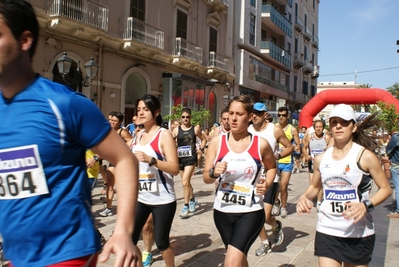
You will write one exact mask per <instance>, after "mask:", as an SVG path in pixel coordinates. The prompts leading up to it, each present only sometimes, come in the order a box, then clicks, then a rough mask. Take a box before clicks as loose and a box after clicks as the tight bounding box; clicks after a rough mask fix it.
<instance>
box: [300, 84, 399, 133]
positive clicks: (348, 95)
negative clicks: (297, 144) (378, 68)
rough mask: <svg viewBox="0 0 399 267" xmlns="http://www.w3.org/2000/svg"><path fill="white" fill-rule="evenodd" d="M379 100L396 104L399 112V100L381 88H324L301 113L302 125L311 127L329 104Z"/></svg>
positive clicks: (353, 103) (350, 103) (363, 102)
mask: <svg viewBox="0 0 399 267" xmlns="http://www.w3.org/2000/svg"><path fill="white" fill-rule="evenodd" d="M378 101H383V102H385V103H390V104H394V105H395V106H396V112H398V113H399V101H398V100H397V99H396V98H395V97H394V96H393V95H391V94H390V93H389V92H387V91H385V90H383V89H379V88H367V89H358V88H352V89H334V90H328V89H327V90H324V91H321V92H320V93H318V94H316V95H315V96H314V97H313V98H312V99H311V100H310V101H309V102H308V103H307V104H306V105H305V106H304V107H303V109H302V110H301V113H300V114H299V125H300V127H302V126H306V127H310V126H311V125H312V119H313V117H314V116H316V115H317V114H318V113H319V112H320V111H321V110H322V109H323V108H324V107H325V106H326V105H328V104H333V105H334V104H342V103H343V104H349V105H357V104H375V103H377V102H378Z"/></svg>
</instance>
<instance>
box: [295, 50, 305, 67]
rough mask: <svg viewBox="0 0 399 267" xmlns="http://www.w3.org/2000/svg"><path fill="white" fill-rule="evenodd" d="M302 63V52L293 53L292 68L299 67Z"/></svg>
mask: <svg viewBox="0 0 399 267" xmlns="http://www.w3.org/2000/svg"><path fill="white" fill-rule="evenodd" d="M303 64H304V60H303V54H300V53H295V55H294V68H296V69H299V68H302V66H303Z"/></svg>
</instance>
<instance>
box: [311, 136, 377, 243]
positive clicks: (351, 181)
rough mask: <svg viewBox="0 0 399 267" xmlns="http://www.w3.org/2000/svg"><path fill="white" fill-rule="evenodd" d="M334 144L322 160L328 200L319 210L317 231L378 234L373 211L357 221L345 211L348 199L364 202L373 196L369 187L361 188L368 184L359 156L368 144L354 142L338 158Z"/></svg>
mask: <svg viewBox="0 0 399 267" xmlns="http://www.w3.org/2000/svg"><path fill="white" fill-rule="evenodd" d="M333 149H334V147H330V148H329V149H327V150H326V151H325V153H324V155H323V158H322V159H321V162H320V173H321V181H322V186H323V195H324V200H323V202H322V204H321V206H320V212H319V214H318V217H319V221H318V224H317V231H318V232H320V233H324V234H328V235H332V236H338V237H353V238H359V237H366V236H370V235H372V234H374V223H373V220H372V217H371V214H370V213H366V215H365V216H364V217H363V219H362V220H361V221H359V222H357V223H356V224H354V223H353V220H349V221H348V220H346V219H345V218H344V216H343V215H342V212H343V211H344V208H343V207H344V205H343V204H344V203H345V202H347V201H351V202H361V201H362V200H364V199H368V198H369V189H371V188H368V190H364V192H361V191H362V190H361V189H360V188H361V187H360V185H361V184H364V181H363V180H365V178H364V174H366V173H365V172H364V171H362V170H361V169H359V167H358V165H357V158H358V155H360V154H359V153H361V152H362V151H363V149H364V147H362V146H360V145H358V144H356V143H353V145H352V148H351V149H350V151H349V153H348V154H347V155H346V156H345V158H343V159H341V160H339V161H336V160H334V159H333V158H332V151H333Z"/></svg>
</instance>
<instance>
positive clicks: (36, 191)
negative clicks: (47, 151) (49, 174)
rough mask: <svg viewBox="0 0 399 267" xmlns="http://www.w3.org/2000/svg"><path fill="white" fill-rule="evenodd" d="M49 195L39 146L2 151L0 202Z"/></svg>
mask: <svg viewBox="0 0 399 267" xmlns="http://www.w3.org/2000/svg"><path fill="white" fill-rule="evenodd" d="M48 193H49V190H48V187H47V180H46V176H45V174H44V169H43V165H42V162H41V160H40V156H39V149H38V147H37V145H30V146H23V147H16V148H9V149H1V150H0V200H2V199H19V198H28V197H34V196H38V195H44V194H48Z"/></svg>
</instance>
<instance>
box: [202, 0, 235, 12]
mask: <svg viewBox="0 0 399 267" xmlns="http://www.w3.org/2000/svg"><path fill="white" fill-rule="evenodd" d="M204 2H205V3H206V4H207V5H210V6H212V7H213V9H214V10H216V11H217V12H227V8H228V7H229V1H228V0H204Z"/></svg>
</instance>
